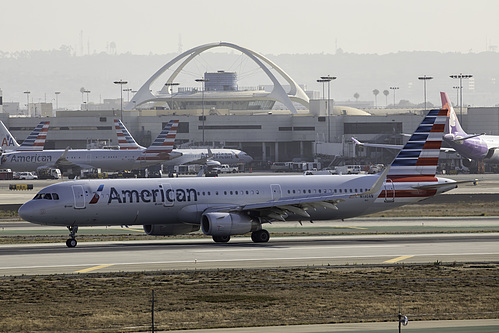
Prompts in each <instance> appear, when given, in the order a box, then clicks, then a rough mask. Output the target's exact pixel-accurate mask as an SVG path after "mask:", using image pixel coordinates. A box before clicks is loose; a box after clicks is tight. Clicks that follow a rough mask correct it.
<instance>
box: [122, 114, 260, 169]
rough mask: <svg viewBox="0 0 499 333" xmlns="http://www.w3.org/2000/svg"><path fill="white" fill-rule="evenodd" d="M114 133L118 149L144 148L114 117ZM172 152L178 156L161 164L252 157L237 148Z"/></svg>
mask: <svg viewBox="0 0 499 333" xmlns="http://www.w3.org/2000/svg"><path fill="white" fill-rule="evenodd" d="M114 122H115V127H116V134H117V135H118V143H119V147H120V149H129V150H133V149H145V148H144V147H142V146H140V145H139V144H138V143H137V142H136V141H135V140H134V138H133V137H132V135H131V134H130V132H129V131H128V129H127V128H126V127H125V125H123V123H122V122H121V121H120V120H119V119H115V120H114ZM173 153H175V154H179V155H180V156H179V157H177V158H175V159H172V160H168V161H165V162H163V165H166V166H168V165H185V164H203V165H207V166H219V165H221V164H231V165H234V164H239V163H250V162H251V161H253V158H252V157H251V156H250V155H248V154H247V153H245V152H244V151H241V150H238V149H201V148H195V149H176V148H175V149H173Z"/></svg>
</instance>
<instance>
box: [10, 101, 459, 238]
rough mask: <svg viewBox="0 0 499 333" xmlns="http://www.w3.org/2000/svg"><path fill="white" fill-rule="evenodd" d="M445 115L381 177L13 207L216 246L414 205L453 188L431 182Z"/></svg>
mask: <svg viewBox="0 0 499 333" xmlns="http://www.w3.org/2000/svg"><path fill="white" fill-rule="evenodd" d="M446 118H447V110H431V111H429V113H428V115H427V116H426V117H425V118H424V120H423V122H422V123H421V124H420V126H419V127H418V128H417V129H416V131H415V132H414V134H413V135H412V136H411V138H410V139H409V141H408V142H407V143H406V145H405V147H404V149H402V150H401V151H400V152H399V154H398V156H397V157H396V158H395V160H394V161H393V162H392V164H391V166H390V167H388V168H386V169H385V171H383V173H382V174H381V175H291V176H242V177H221V178H212V177H207V178H205V177H192V178H163V179H117V180H75V181H67V182H63V183H58V184H53V185H50V186H47V187H45V188H44V189H42V190H41V191H40V192H38V194H36V196H35V197H34V198H33V199H32V200H31V201H28V202H26V203H25V204H24V205H23V206H21V208H20V209H19V216H20V217H21V218H23V219H24V220H26V221H29V222H33V223H37V224H42V225H53V226H66V227H67V228H68V229H69V231H70V238H69V239H68V240H67V242H66V245H67V246H68V247H74V246H76V244H77V241H76V238H75V237H76V232H77V231H78V228H79V227H80V226H108V225H143V227H144V231H145V232H146V233H147V234H149V235H156V236H167V235H177V234H184V233H188V232H192V231H196V230H199V229H200V228H201V230H202V231H203V232H204V233H205V234H206V235H211V236H212V237H213V240H214V241H215V242H221V243H225V242H228V241H229V240H230V237H231V236H232V235H242V234H246V233H249V232H251V239H252V240H253V241H254V242H267V241H268V240H269V233H268V231H266V230H265V229H263V228H262V226H263V225H264V224H265V223H272V222H278V221H290V220H295V221H296V220H298V221H311V222H312V221H314V220H334V219H345V218H351V217H356V216H360V215H365V214H370V213H374V212H379V211H383V210H387V209H392V208H395V207H399V206H401V205H405V204H409V203H414V202H417V201H420V200H423V199H426V198H429V197H432V196H434V195H436V194H440V193H443V192H447V191H449V190H451V189H453V188H456V187H457V182H456V181H454V180H451V179H447V178H440V177H436V176H435V173H436V168H437V164H438V157H439V153H440V145H441V143H442V137H443V133H444V127H445V121H446Z"/></svg>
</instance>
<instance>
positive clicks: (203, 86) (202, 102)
mask: <svg viewBox="0 0 499 333" xmlns="http://www.w3.org/2000/svg"><path fill="white" fill-rule="evenodd" d="M208 81H210V80H209V79H196V82H201V84H202V85H201V89H202V90H201V91H202V95H201V96H202V97H201V104H202V108H203V115H202V117H203V146H204V119H205V116H204V91H205V89H206V82H208Z"/></svg>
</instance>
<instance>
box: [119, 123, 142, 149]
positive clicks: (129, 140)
mask: <svg viewBox="0 0 499 333" xmlns="http://www.w3.org/2000/svg"><path fill="white" fill-rule="evenodd" d="M114 128H115V129H116V135H117V136H118V146H119V149H120V150H136V149H145V148H144V147H142V146H141V145H139V144H138V143H137V142H136V141H135V139H134V138H133V137H132V135H131V134H130V132H128V129H127V128H126V127H125V125H124V124H123V123H122V122H121V120H119V119H114Z"/></svg>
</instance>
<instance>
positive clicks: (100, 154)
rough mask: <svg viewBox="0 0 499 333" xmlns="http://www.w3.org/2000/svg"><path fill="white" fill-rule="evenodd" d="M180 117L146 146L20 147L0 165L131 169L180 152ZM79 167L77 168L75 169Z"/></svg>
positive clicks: (28, 168) (19, 168) (25, 168)
mask: <svg viewBox="0 0 499 333" xmlns="http://www.w3.org/2000/svg"><path fill="white" fill-rule="evenodd" d="M177 127H178V120H172V121H170V122H169V123H168V124H167V125H166V126H165V128H164V129H163V131H162V132H161V133H160V134H159V136H158V137H157V138H156V140H155V141H154V142H153V143H152V144H151V146H149V147H148V148H144V149H135V150H121V149H120V150H112V149H74V150H69V148H67V149H66V150H60V149H59V150H41V151H20V150H19V149H18V150H16V151H12V152H7V153H4V154H2V156H1V160H0V167H1V168H4V169H12V170H13V171H33V170H37V169H38V168H40V167H53V168H58V169H61V170H64V171H70V172H71V173H72V174H76V173H77V172H79V170H81V169H96V168H101V169H103V170H132V169H140V168H145V167H148V166H151V165H156V164H159V163H161V162H163V161H166V160H169V159H171V158H175V157H179V156H180V153H174V152H172V149H173V144H174V141H175V136H176V133H177ZM45 134H46V133H45ZM76 171H77V172H76Z"/></svg>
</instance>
